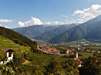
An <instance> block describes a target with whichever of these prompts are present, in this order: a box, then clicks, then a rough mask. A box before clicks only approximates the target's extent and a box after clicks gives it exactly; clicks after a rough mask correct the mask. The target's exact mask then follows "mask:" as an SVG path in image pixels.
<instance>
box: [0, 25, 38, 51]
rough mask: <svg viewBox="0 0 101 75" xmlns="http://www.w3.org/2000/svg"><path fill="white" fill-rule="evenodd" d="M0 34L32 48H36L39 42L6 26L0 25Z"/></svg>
mask: <svg viewBox="0 0 101 75" xmlns="http://www.w3.org/2000/svg"><path fill="white" fill-rule="evenodd" d="M0 35H2V36H3V37H5V38H8V39H10V40H12V41H14V42H15V43H17V44H20V45H24V46H29V47H31V49H35V48H36V45H37V42H35V41H32V40H30V39H29V38H27V37H25V36H22V35H21V34H19V33H16V32H14V31H12V30H10V29H7V28H4V27H0Z"/></svg>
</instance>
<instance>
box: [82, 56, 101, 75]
mask: <svg viewBox="0 0 101 75" xmlns="http://www.w3.org/2000/svg"><path fill="white" fill-rule="evenodd" d="M96 60H98V59H96V58H95V57H89V58H88V59H85V61H84V62H83V67H81V68H80V75H100V74H101V73H100V72H101V64H100V62H96Z"/></svg>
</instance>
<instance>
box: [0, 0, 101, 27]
mask: <svg viewBox="0 0 101 75" xmlns="http://www.w3.org/2000/svg"><path fill="white" fill-rule="evenodd" d="M98 15H101V0H0V26H3V27H6V28H18V27H27V26H32V25H43V24H45V25H62V24H71V23H83V22H86V21H88V20H90V19H92V18H95V17H96V16H98Z"/></svg>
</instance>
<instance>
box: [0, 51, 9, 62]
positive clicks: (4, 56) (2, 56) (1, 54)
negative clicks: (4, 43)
mask: <svg viewBox="0 0 101 75" xmlns="http://www.w3.org/2000/svg"><path fill="white" fill-rule="evenodd" d="M6 58H7V57H6V53H4V52H3V51H2V50H0V61H2V60H6Z"/></svg>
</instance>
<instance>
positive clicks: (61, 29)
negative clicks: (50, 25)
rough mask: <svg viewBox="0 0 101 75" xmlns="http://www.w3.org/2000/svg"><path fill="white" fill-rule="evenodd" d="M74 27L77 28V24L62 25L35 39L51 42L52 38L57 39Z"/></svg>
mask: <svg viewBox="0 0 101 75" xmlns="http://www.w3.org/2000/svg"><path fill="white" fill-rule="evenodd" d="M74 26H76V24H68V25H60V26H58V27H56V28H54V29H52V30H49V31H47V32H44V33H43V34H41V35H39V36H37V37H35V39H38V40H44V41H49V40H51V39H52V38H54V37H56V36H57V35H59V34H61V33H63V32H64V31H66V30H68V29H70V28H72V27H74Z"/></svg>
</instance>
